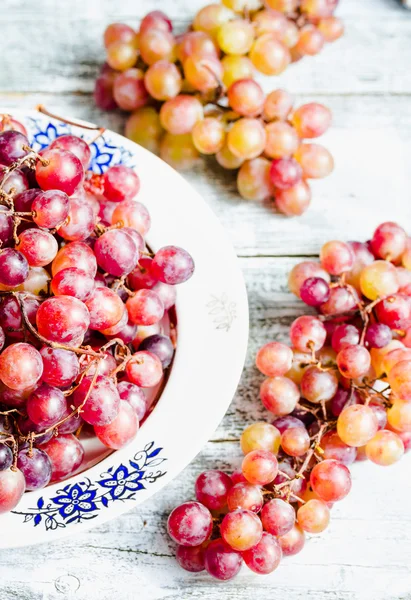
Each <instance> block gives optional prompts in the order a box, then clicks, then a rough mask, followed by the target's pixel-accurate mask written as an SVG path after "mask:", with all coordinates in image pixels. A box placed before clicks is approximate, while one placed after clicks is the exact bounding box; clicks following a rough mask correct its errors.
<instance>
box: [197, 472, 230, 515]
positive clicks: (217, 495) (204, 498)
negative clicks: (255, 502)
mask: <svg viewBox="0 0 411 600" xmlns="http://www.w3.org/2000/svg"><path fill="white" fill-rule="evenodd" d="M232 485H233V484H232V481H231V479H230V477H229V476H228V475H226V474H225V473H223V472H222V471H204V473H201V475H199V476H198V477H197V480H196V483H195V493H196V498H197V500H198V501H199V502H201V504H203V505H204V506H205V507H206V508H208V509H209V510H221V509H222V508H224V507H225V506H226V504H227V494H228V492H229V490H230V488H231V487H232Z"/></svg>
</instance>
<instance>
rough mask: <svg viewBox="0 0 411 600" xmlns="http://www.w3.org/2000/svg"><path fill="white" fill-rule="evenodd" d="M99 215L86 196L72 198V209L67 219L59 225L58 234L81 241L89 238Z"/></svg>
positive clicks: (66, 238) (71, 239) (72, 240)
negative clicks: (86, 200) (86, 199)
mask: <svg viewBox="0 0 411 600" xmlns="http://www.w3.org/2000/svg"><path fill="white" fill-rule="evenodd" d="M96 220H97V215H96V214H95V213H94V210H93V207H92V206H91V205H90V204H89V203H87V202H84V198H82V197H79V198H76V197H75V196H72V197H71V198H70V211H69V214H68V217H67V219H66V221H64V222H63V224H62V225H60V226H59V227H58V234H59V235H60V236H61V237H62V238H63V239H65V240H69V241H71V242H80V241H83V240H85V239H87V238H88V237H89V236H90V235H91V233H92V232H93V230H94V227H95V224H96Z"/></svg>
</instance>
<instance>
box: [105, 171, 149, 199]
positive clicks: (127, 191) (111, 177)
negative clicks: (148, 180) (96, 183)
mask: <svg viewBox="0 0 411 600" xmlns="http://www.w3.org/2000/svg"><path fill="white" fill-rule="evenodd" d="M103 184H104V196H105V197H106V198H107V200H109V201H110V202H123V201H124V200H132V199H133V198H134V197H135V196H136V195H137V194H138V192H139V189H140V179H139V177H138V175H137V173H135V171H133V169H131V168H130V167H126V166H125V165H116V166H114V167H110V168H109V169H107V171H106V172H105V173H104V177H103Z"/></svg>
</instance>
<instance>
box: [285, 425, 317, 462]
mask: <svg viewBox="0 0 411 600" xmlns="http://www.w3.org/2000/svg"><path fill="white" fill-rule="evenodd" d="M281 447H282V449H283V450H284V452H285V453H286V454H288V455H289V456H303V455H304V454H305V453H306V452H308V450H309V448H310V436H309V435H308V432H307V430H306V429H305V427H291V428H290V429H286V430H285V431H284V433H283V434H282V436H281Z"/></svg>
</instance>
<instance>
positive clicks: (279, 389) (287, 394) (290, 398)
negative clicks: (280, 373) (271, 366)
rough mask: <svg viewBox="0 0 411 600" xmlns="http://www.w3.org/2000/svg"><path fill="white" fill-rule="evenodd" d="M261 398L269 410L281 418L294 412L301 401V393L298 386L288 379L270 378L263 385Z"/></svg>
mask: <svg viewBox="0 0 411 600" xmlns="http://www.w3.org/2000/svg"><path fill="white" fill-rule="evenodd" d="M260 398H261V402H262V403H263V405H264V406H265V408H266V409H267V410H269V411H270V412H272V413H274V414H275V415H277V416H279V417H281V416H284V415H289V414H290V413H291V412H292V411H293V410H294V408H295V407H296V404H297V402H298V400H299V399H300V392H299V389H298V387H297V386H296V384H295V383H294V382H293V381H291V380H290V379H288V378H287V377H270V378H268V379H266V380H265V381H263V383H262V384H261V388H260Z"/></svg>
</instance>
